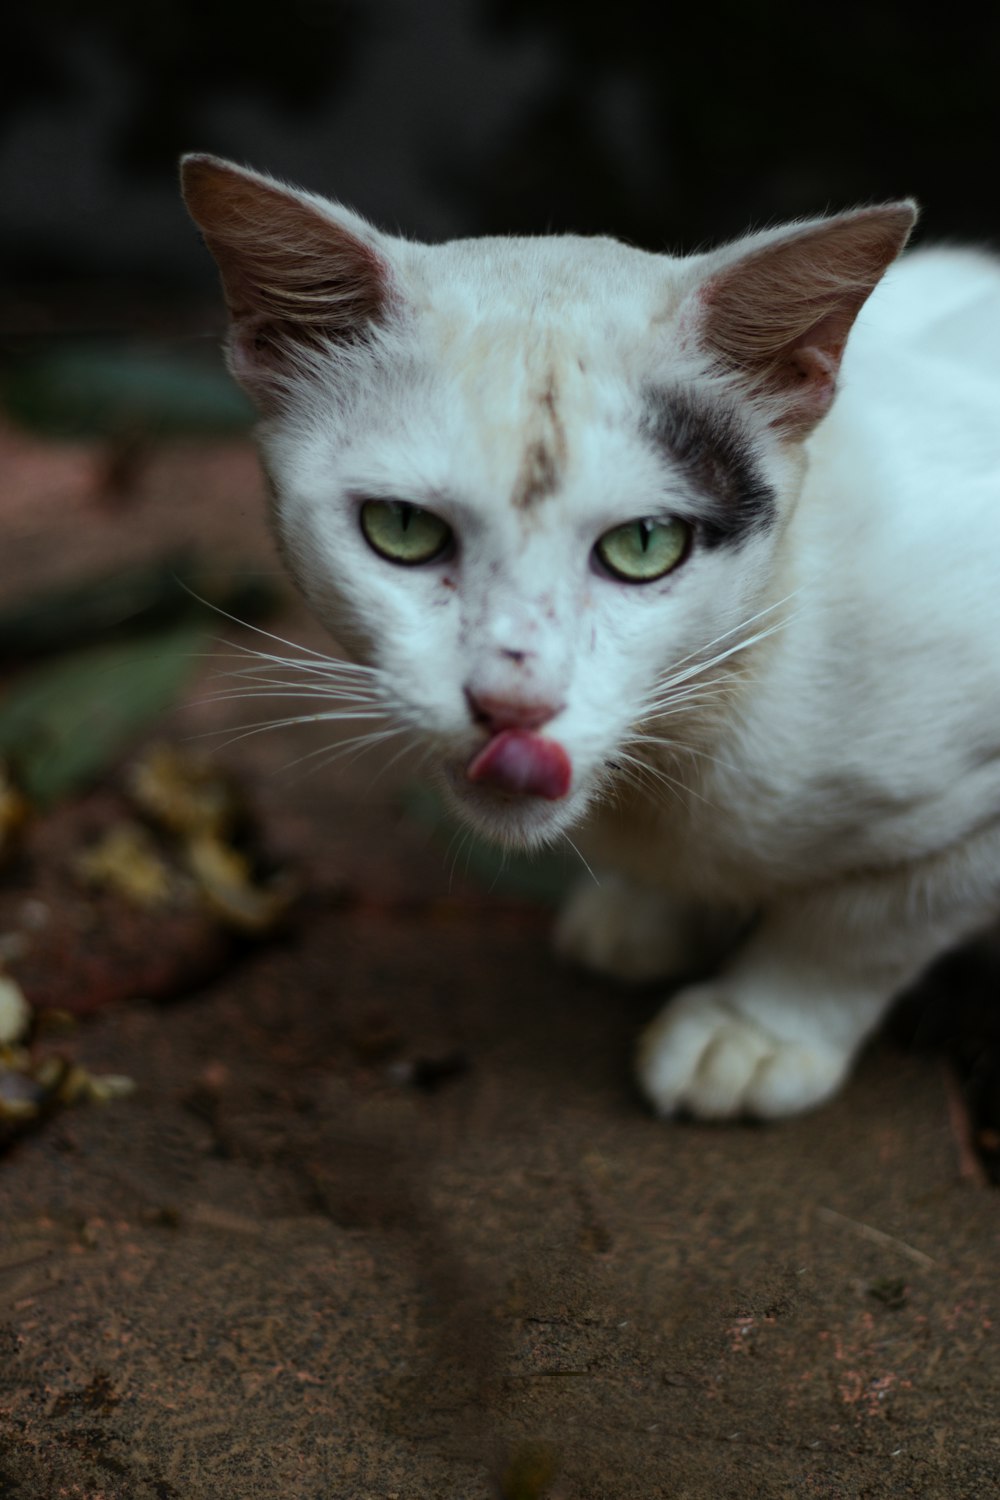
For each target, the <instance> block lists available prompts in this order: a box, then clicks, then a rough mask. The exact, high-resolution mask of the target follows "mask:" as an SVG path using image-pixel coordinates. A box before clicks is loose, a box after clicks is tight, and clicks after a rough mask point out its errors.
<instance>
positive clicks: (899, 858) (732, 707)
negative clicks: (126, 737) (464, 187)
mask: <svg viewBox="0 0 1000 1500" xmlns="http://www.w3.org/2000/svg"><path fill="white" fill-rule="evenodd" d="M188 196H189V202H190V204H191V207H192V212H193V213H194V215H195V217H196V219H197V220H198V221H199V223H200V224H201V226H202V228H203V229H204V231H205V234H206V238H207V240H208V242H209V245H210V248H212V249H213V251H214V253H215V254H216V257H217V259H218V260H219V263H220V266H221V268H222V271H223V277H224V281H225V283H226V289H227V297H228V300H229V303H230V308H231V311H232V313H233V319H234V336H233V341H232V344H231V359H232V363H233V368H234V371H235V373H236V374H237V375H238V377H239V378H241V379H242V380H243V381H244V383H245V384H246V385H247V387H248V388H249V389H250V390H251V392H252V393H253V394H254V395H255V398H256V399H257V400H258V402H259V404H260V405H261V407H262V410H263V412H264V416H265V421H264V423H263V425H262V431H261V442H262V451H263V455H264V461H265V466H266V468H267V470H268V472H269V475H270V477H271V481H272V485H273V488H274V492H275V520H276V529H277V533H278V536H279V539H280V541H281V545H282V549H283V552H284V554H285V556H286V558H287V560H288V563H289V566H290V568H291V570H292V572H293V574H294V575H295V576H296V578H297V580H298V582H299V583H300V586H301V587H302V589H303V591H304V593H305V595H306V597H307V598H308V599H309V600H310V602H311V603H312V605H313V607H314V608H315V609H316V611H317V612H318V613H319V614H320V616H321V617H322V618H323V619H324V620H325V621H326V622H327V623H328V624H329V625H330V626H331V628H332V629H333V631H334V633H335V634H336V635H337V636H338V638H339V639H341V640H345V641H346V642H347V643H348V644H349V645H350V646H351V648H352V650H353V651H354V652H355V654H356V655H357V657H358V658H359V659H360V660H361V661H363V662H366V663H369V664H371V665H372V666H373V667H374V672H373V673H372V674H371V675H370V677H369V678H368V679H367V681H368V684H369V686H368V688H367V690H366V691H368V693H369V695H370V696H369V700H368V701H369V702H371V701H374V700H375V699H377V700H378V701H379V702H380V704H383V705H385V706H386V710H387V711H388V712H391V713H392V714H393V715H394V716H395V717H396V718H397V719H399V720H400V721H402V722H403V723H405V724H406V725H407V727H408V728H410V729H412V730H413V731H414V732H415V734H416V735H417V737H418V738H419V740H420V741H421V742H422V743H423V744H424V745H425V746H426V747H427V748H428V749H429V751H430V754H431V758H432V760H433V761H435V762H436V763H437V767H438V769H439V772H440V774H441V775H442V776H443V778H444V780H445V783H446V784H447V785H448V787H449V788H450V791H451V794H452V798H453V800H454V801H455V803H456V804H457V805H458V807H459V810H460V811H461V812H462V813H463V814H464V815H465V816H466V817H467V818H469V820H470V821H472V822H473V823H475V824H477V825H478V826H480V827H483V828H485V829H486V831H488V832H490V833H491V834H493V835H494V836H498V837H500V838H505V839H508V840H512V841H518V842H524V843H529V844H530V843H534V842H538V841H540V840H543V839H546V838H552V837H557V836H559V834H560V833H562V832H565V831H566V830H573V834H572V836H573V838H574V840H575V841H577V842H580V843H581V847H584V849H585V852H587V853H588V857H589V858H590V859H591V860H592V862H593V863H594V865H595V868H596V869H597V870H598V872H599V874H600V875H601V876H602V878H601V880H600V883H599V884H594V883H593V882H591V881H588V882H587V883H583V884H581V886H580V888H579V889H578V891H577V892H576V894H575V895H574V896H573V897H572V898H571V901H570V903H569V906H568V908H567V910H566V912H564V914H563V916H562V919H561V921H560V925H559V931H558V941H559V943H560V946H561V947H562V948H563V949H564V951H566V952H569V953H571V954H572V955H574V956H576V957H580V958H583V959H585V960H587V961H589V962H591V963H593V964H595V965H597V966H598V967H601V968H604V969H607V970H610V971H612V972H616V973H621V974H623V975H626V976H632V977H650V976H652V975H654V974H656V973H660V972H662V973H664V974H667V973H675V972H684V971H686V970H689V969H691V968H692V967H693V966H698V965H699V964H700V963H702V962H703V961H704V958H705V947H706V944H713V945H716V947H717V949H718V952H719V955H720V961H721V959H723V958H724V959H725V961H724V962H723V963H722V967H721V969H720V970H719V973H718V976H717V977H716V978H714V979H711V980H708V981H703V982H701V983H700V984H696V985H689V986H688V987H687V988H685V989H683V990H682V991H681V992H680V994H679V995H678V996H677V997H676V999H675V1000H674V1001H673V1002H671V1004H670V1005H669V1006H668V1007H667V1009H666V1010H665V1011H664V1012H663V1014H662V1015H661V1017H660V1018H659V1019H658V1020H657V1021H656V1022H655V1023H654V1024H653V1026H652V1027H651V1028H649V1030H648V1032H647V1033H646V1036H645V1038H644V1040H643V1044H642V1047H641V1052H640V1069H639V1071H640V1080H641V1082H642V1084H643V1087H644V1089H645V1091H646V1092H647V1094H648V1096H649V1097H650V1099H651V1101H652V1102H653V1104H654V1105H655V1106H656V1107H657V1108H658V1109H660V1110H662V1111H664V1112H669V1111H672V1110H675V1109H677V1108H680V1107H687V1108H690V1109H692V1110H693V1111H694V1112H696V1113H699V1114H703V1115H707V1116H720V1115H728V1114H733V1113H738V1112H741V1111H748V1112H751V1113H757V1114H763V1115H775V1114H782V1113H786V1112H789V1111H792V1110H794V1109H798V1108H802V1107H806V1106H808V1105H810V1104H813V1103H816V1102H818V1101H819V1100H820V1099H822V1098H823V1097H826V1096H827V1095H828V1094H829V1093H830V1092H831V1091H832V1090H833V1089H834V1088H835V1087H836V1086H837V1084H838V1083H839V1082H840V1080H841V1079H842V1077H843V1075H844V1073H845V1071H846V1068H847V1066H848V1065H849V1062H850V1060H851V1058H852V1057H853V1055H854V1053H855V1051H856V1049H857V1046H858V1045H859V1043H860V1041H861V1040H862V1039H863V1038H864V1036H866V1035H867V1034H868V1033H869V1032H870V1031H871V1029H872V1028H873V1027H874V1025H875V1024H877V1022H878V1020H879V1018H880V1017H881V1015H882V1014H883V1012H884V1010H885V1008H886V1006H887V1004H888V1002H889V1000H890V999H891V997H892V996H893V995H894V994H895V993H896V992H898V990H899V989H900V988H901V987H902V986H903V985H905V984H906V983H908V982H909V981H910V980H911V979H913V978H915V977H916V975H917V974H918V973H919V972H920V971H921V970H922V969H923V968H924V966H925V965H926V964H927V963H928V962H929V961H930V960H931V959H932V958H933V957H935V956H936V955H937V954H938V953H940V952H941V951H943V950H944V949H945V948H947V947H949V946H950V945H951V944H953V943H954V942H956V941H957V940H958V939H960V938H961V937H963V936H965V935H966V934H967V933H969V932H971V931H974V930H975V929H976V928H978V927H980V926H982V925H984V924H985V923H986V922H988V921H989V920H990V919H991V917H992V916H993V915H994V914H995V913H996V912H997V911H1000V650H998V649H997V645H996V635H997V629H998V628H1000V603H998V599H1000V594H998V590H997V583H996V563H995V558H996V557H997V555H998V553H1000V503H998V502H1000V422H998V421H997V415H996V414H997V412H998V410H1000V353H998V352H997V351H998V350H1000V268H998V267H997V266H996V265H995V264H994V263H993V262H992V261H991V260H990V259H989V258H988V257H985V256H979V255H975V254H971V253H966V252H921V253H917V254H915V255H913V256H911V257H910V258H909V259H907V260H905V261H903V262H902V263H901V264H899V265H898V266H896V267H894V268H893V270H892V271H891V272H890V274H889V276H888V277H887V278H886V280H885V281H884V282H882V284H881V285H880V286H879V287H878V289H877V290H876V291H875V293H874V295H873V296H871V297H870V299H869V294H870V293H871V292H872V289H873V288H874V287H875V286H876V284H877V283H878V282H879V279H880V277H881V275H882V273H883V271H884V270H885V269H886V267H887V266H888V265H889V264H890V262H891V261H892V260H893V259H894V257H895V255H896V254H897V253H898V251H899V249H900V248H901V246H902V243H903V242H904V240H905V236H906V232H907V230H908V228H909V225H910V223H911V222H912V212H911V210H910V209H909V208H908V207H907V206H906V205H890V206H889V207H887V208H885V209H873V210H865V211H861V212H860V213H859V214H856V215H846V216H841V218H840V219H836V220H828V221H818V222H814V223H813V224H810V225H806V226H794V227H790V228H789V229H786V230H783V231H782V230H778V231H770V232H768V233H767V234H765V235H762V236H758V237H755V238H753V239H751V240H749V241H747V242H746V243H745V244H741V245H738V246H733V247H729V248H728V249H726V250H723V251H717V252H713V253H711V254H709V255H706V256H700V257H691V258H688V259H686V260H675V259H670V258H667V257H659V256H654V255H648V254H645V253H643V252H639V251H635V250H630V249H626V248H625V247H623V246H620V245H617V244H616V243H614V242H613V241H605V240H595V241H590V240H577V239H571V238H568V239H551V240H537V241H536V240H510V241H503V240H488V241H465V242H457V243H455V244H452V245H446V246H439V247H427V246H419V245H409V244H406V243H404V242H402V241H399V240H394V239H389V238H388V237H382V236H379V235H378V234H377V233H376V232H375V231H372V230H370V229H369V228H368V227H367V226H365V225H364V224H363V223H362V222H361V221H360V220H357V219H356V218H354V216H352V215H349V214H347V213H345V212H344V211H343V210H340V209H337V208H335V207H333V206H332V205H329V204H324V203H323V201H322V200H318V199H313V198H309V197H307V196H306V195H295V194H292V193H291V192H290V191H288V190H284V189H279V188H277V187H276V186H275V185H273V184H271V183H270V182H269V181H267V180H266V179H260V178H257V177H255V176H253V175H252V174H245V173H241V172H240V171H239V170H238V169H234V168H229V167H227V166H225V165H224V164H221V163H217V162H214V161H213V160H212V159H209V158H194V159H191V163H190V165H189V168H188ZM855 318H857V324H856V326H855V327H854V331H853V333H852V334H851V339H850V343H849V345H848V347H847V351H846V355H844V356H843V362H842V366H841V356H842V354H843V348H844V342H845V339H846V337H847V333H848V330H849V329H850V328H851V325H852V323H854V320H855ZM838 369H839V392H838V394H837V395H836V399H835V400H834V399H833V396H834V390H835V385H836V384H837V383H838ZM831 403H832V404H831ZM398 502H403V503H402V505H400V504H399V503H398ZM414 507H418V508H419V509H414ZM421 528H423V529H421ZM435 539H436V540H435ZM435 545H436V546H437V550H436V551H435V550H434V548H435ZM407 548H409V549H410V550H409V552H407V551H406V550H405V549H407ZM414 548H417V549H418V550H417V551H414ZM419 549H422V550H419ZM658 549H659V551H658ZM659 556H661V557H662V560H663V561H662V570H661V571H656V567H658V566H660V565H659V564H656V558H657V557H659ZM654 564H655V566H654ZM643 569H646V570H647V571H646V572H645V573H643V572H642V571H641V570H643ZM637 570H639V571H638V572H637ZM577 829H578V830H579V831H578V832H577V831H576V830H577ZM730 950H731V951H730ZM727 952H728V957H726V956H725V955H726V954H727Z"/></svg>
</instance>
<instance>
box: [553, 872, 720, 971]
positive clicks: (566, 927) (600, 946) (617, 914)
mask: <svg viewBox="0 0 1000 1500" xmlns="http://www.w3.org/2000/svg"><path fill="white" fill-rule="evenodd" d="M737 930H738V923H737V921H736V920H735V919H734V918H733V917H731V916H728V915H727V916H720V915H716V914H714V913H709V912H706V911H703V910H702V909H700V908H697V907H694V906H687V905H684V904H680V903H677V902H675V901H672V900H671V898H670V897H669V896H668V895H667V894H666V893H665V892H664V891H662V890H657V889H655V888H653V887H651V886H648V885H641V884H639V883H638V882H635V881H632V880H629V879H628V878H627V877H626V876H624V875H620V874H617V873H613V872H602V873H601V874H600V876H599V878H598V879H592V878H590V877H589V876H588V877H586V878H585V879H582V880H581V881H580V882H579V883H578V884H577V885H576V886H574V888H573V889H572V891H571V892H570V894H569V897H568V899H567V901H566V904H565V906H564V907H563V909H562V911H561V912H560V914H559V918H558V921H557V922H556V928H555V934H554V938H553V941H554V944H555V948H556V952H557V953H559V954H561V955H562V957H563V958H568V959H570V960H571V961H572V962H574V963H580V964H583V965H585V967H587V968H589V969H595V970H596V971H597V972H598V973H599V974H610V975H611V976H612V977H613V978H615V979H625V980H630V981H634V982H640V981H642V980H646V979H668V978H672V977H675V976H676V977H681V976H690V975H692V974H696V973H698V972H699V971H701V970H703V969H705V968H706V967H708V966H709V965H710V964H716V965H717V964H718V963H719V962H720V961H721V959H722V957H723V956H724V954H725V953H726V951H727V950H728V949H729V948H731V946H732V943H733V940H734V937H735V934H736V932H737Z"/></svg>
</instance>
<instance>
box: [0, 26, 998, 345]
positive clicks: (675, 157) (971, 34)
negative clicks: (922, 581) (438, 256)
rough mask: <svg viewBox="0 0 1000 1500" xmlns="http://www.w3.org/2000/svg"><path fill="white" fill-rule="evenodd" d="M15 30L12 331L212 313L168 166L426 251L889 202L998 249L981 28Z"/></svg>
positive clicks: (714, 233)
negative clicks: (79, 316) (346, 208)
mask: <svg viewBox="0 0 1000 1500" xmlns="http://www.w3.org/2000/svg"><path fill="white" fill-rule="evenodd" d="M15 25H16V27H17V28H18V29H19V32H20V35H19V37H18V38H16V39H15V41H14V45H13V47H12V46H11V36H10V33H8V36H7V40H6V53H7V56H6V63H7V67H6V69H5V72H6V79H5V84H4V88H3V91H2V94H0V270H2V274H3V278H4V283H5V285H6V287H7V293H6V296H7V297H8V298H9V297H10V295H11V292H12V291H13V292H14V293H15V294H16V295H17V296H18V297H22V298H23V299H24V300H25V304H26V306H25V307H24V308H22V312H21V314H20V319H19V328H20V331H27V324H28V312H29V311H30V310H33V311H34V315H35V320H36V321H35V328H36V329H37V328H38V326H39V324H40V323H42V322H43V321H44V317H45V312H46V310H47V309H51V314H52V316H54V315H55V312H56V311H58V312H61V313H66V314H68V313H70V312H71V311H72V308H71V307H67V306H66V303H65V301H64V300H63V299H67V298H68V299H69V300H70V301H71V302H72V301H75V299H77V298H83V297H84V296H86V295H88V293H89V295H91V296H93V297H97V296H100V297H102V298H105V299H106V310H107V313H108V316H109V318H110V317H112V315H113V313H114V310H115V306H116V304H117V306H118V307H119V308H120V307H122V306H123V305H124V304H125V303H126V302H127V301H128V299H129V298H130V297H131V296H132V295H136V294H141V295H143V296H147V297H148V296H153V295H157V294H162V295H169V296H179V295H181V294H185V293H187V294H190V293H201V292H206V291H207V290H208V289H209V287H210V286H211V285H212V280H211V272H210V269H209V266H208V263H207V260H206V258H205V256H204V254H203V253H202V252H201V250H200V248H199V245H198V242H197V239H196V236H195V235H194V233H193V232H192V230H191V228H190V226H189V225H188V223H187V222H186V220H185V218H184V215H183V214H182V213H181V212H180V211H179V208H178V203H177V194H176V186H175V184H176V161H177V157H178V155H179V154H180V153H181V152H182V151H185V150H208V151H213V152H217V153H220V154H223V155H230V156H233V157H235V158H236V159H238V160H240V161H244V162H249V163H252V164H254V165H256V166H258V167H260V168H262V169H266V170H269V171H271V172H273V173H275V174H276V175H279V176H285V177H287V178H289V179H292V180H294V181H298V182H301V183H303V184H306V185H308V186H310V187H312V188H315V189H317V190H319V191H323V192H326V193H328V194H330V195H332V196H336V197H340V198H342V199H343V200H345V201H347V202H349V203H350V204H352V205H353V206H354V207H356V208H357V209H359V210H360V211H361V212H363V213H365V214H367V215H370V216H371V217H372V218H374V219H375V220H376V221H377V222H378V223H379V224H381V225H382V226H383V227H386V228H390V229H392V228H397V227H398V228H400V229H402V230H404V231H405V232H407V233H409V234H412V235H416V236H421V237H427V238H431V239H434V238H443V237H448V236H451V235H456V234H478V233H483V232H496V231H528V232H544V231H547V230H575V231H579V232H591V231H600V232H610V233H614V234H617V235H619V236H622V237H624V238H625V239H630V240H634V241H637V242H641V243H642V244H644V245H646V246H648V247H649V248H661V247H662V248H671V249H675V248H692V247H694V246H696V245H698V244H700V243H702V242H704V241H706V240H712V239H715V238H718V237H720V236H730V235H735V234H738V233H739V232H741V231H742V230H743V229H745V228H746V227H747V226H748V225H749V224H751V223H754V224H760V223H762V222H768V221H772V220H774V219H778V218H782V217H785V216H792V215H797V214H808V213H815V212H818V211H822V210H824V209H827V208H840V207H844V206H847V205H851V204H854V203H857V202H861V201H866V200H868V201H870V200H873V199H880V198H885V197H891V196H899V195H903V194H915V195H916V196H917V197H918V198H919V199H920V200H921V201H922V203H923V205H924V210H925V221H924V222H925V233H926V234H928V235H930V236H932V237H934V238H940V237H942V236H958V237H962V238H965V237H969V236H971V237H973V238H977V239H982V238H987V239H989V238H991V237H993V236H995V235H996V233H997V231H998V227H1000V226H998V214H1000V210H998V208H997V205H996V193H995V190H994V183H995V178H996V155H997V142H998V140H1000V131H998V126H1000V91H998V89H997V87H996V66H997V60H998V41H1000V13H998V12H993V11H990V10H989V8H988V7H986V8H976V9H975V10H974V9H973V8H972V7H966V8H965V10H964V11H963V8H962V7H961V6H958V7H956V6H952V7H949V8H948V10H947V12H941V11H940V10H939V11H932V10H927V11H924V10H923V9H922V8H921V7H912V6H909V5H903V4H902V3H899V0H896V3H893V0H881V3H879V0H866V3H864V4H861V3H858V0H847V3H845V4H841V5H838V6H837V7H836V8H834V9H831V10H825V11H824V10H819V9H807V8H805V7H803V6H801V5H799V4H792V3H790V0H761V3H759V4H757V5H755V6H749V5H745V4H737V3H735V0H716V3H715V4H713V5H709V6H704V5H697V4H695V5H686V6H680V5H673V6H670V5H664V4H654V3H653V0H618V3H617V4H616V5H614V6H612V7H605V6H593V7H587V6H581V5H580V4H578V3H571V0H284V3H282V4H280V5H276V4H273V3H271V4H264V3H261V0H249V3H245V4H241V5H239V6H236V5H234V4H233V3H231V0H198V3H197V4H196V3H194V0H150V3H147V4H144V5H142V6H135V5H133V4H126V3H125V0H101V3H97V4H89V5H81V4H79V3H76V0H50V3H49V4H47V5H45V6H44V7H35V8H33V9H32V8H27V7H24V8H21V10H20V14H19V15H18V17H17V20H16V22H15ZM8 332H10V330H8ZM7 352H9V348H8V351H7Z"/></svg>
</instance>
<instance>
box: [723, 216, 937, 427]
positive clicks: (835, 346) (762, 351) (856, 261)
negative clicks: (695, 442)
mask: <svg viewBox="0 0 1000 1500" xmlns="http://www.w3.org/2000/svg"><path fill="white" fill-rule="evenodd" d="M916 216H917V210H916V206H915V205H914V204H913V203H911V202H909V201H904V202H900V203H888V204H885V205H883V206H881V207H877V208H863V209H858V210H857V211H856V212H854V213H846V214H840V215H838V216H837V217H836V218H831V219H820V220H816V221H813V222H812V223H808V224H801V225H792V226H790V227H788V228H785V229H779V230H771V231H766V232H765V233H763V234H761V235H757V236H755V237H754V239H753V240H751V242H750V244H749V246H748V247H747V248H745V249H744V250H743V251H742V253H740V249H739V247H738V246H732V247H730V249H729V251H728V252H723V255H724V256H726V255H728V256H729V257H730V263H729V264H724V265H723V266H722V267H721V268H720V269H718V270H715V271H712V272H711V273H710V274H709V276H708V278H707V280H706V281H704V282H703V283H702V285H701V287H700V290H699V293H698V297H699V304H700V306H699V309H698V314H697V320H698V324H699V336H700V339H701V342H702V343H703V344H704V345H705V346H707V348H708V350H709V351H710V353H712V354H713V355H714V357H715V358H716V359H717V360H718V361H719V362H720V363H721V364H722V365H723V366H725V367H726V368H728V369H730V370H732V371H735V372H736V373H737V374H738V375H741V376H743V377H744V378H745V379H746V381H747V383H748V384H749V386H750V388H751V389H752V391H753V392H754V393H755V394H756V395H759V396H762V397H764V398H765V400H766V401H767V404H768V405H769V406H771V408H772V410H773V414H774V415H773V421H774V425H775V426H776V427H779V428H781V429H783V430H784V431H786V432H788V433H789V434H791V435H795V436H799V437H801V436H804V435H805V434H806V433H807V432H808V431H809V430H810V429H811V428H812V427H813V426H814V424H815V423H816V422H817V421H819V419H820V417H822V416H823V414H824V412H825V411H826V410H827V408H828V407H829V405H830V403H831V401H832V400H833V396H834V393H835V390H836V383H837V374H838V371H839V368H840V361H841V356H842V355H843V352H844V345H845V344H846V342H847V335H848V334H849V333H850V331H851V327H852V325H853V323H854V320H855V318H856V317H857V315H858V313H859V312H860V310H861V308H862V306H863V305H864V303H865V302H866V300H867V298H868V297H869V295H870V293H871V292H872V291H873V290H874V289H875V287H876V285H877V284H878V282H879V280H880V279H881V277H882V275H883V273H884V272H885V271H886V270H887V268H888V267H889V266H890V265H891V263H892V262H893V261H894V260H895V259H896V256H897V255H899V253H900V251H901V250H902V249H903V246H904V245H905V244H906V240H907V237H908V235H909V233H910V230H911V229H912V228H913V224H914V222H915V220H916ZM734 256H735V258H732V257H734Z"/></svg>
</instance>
